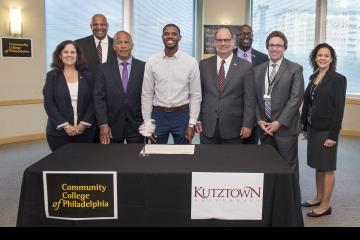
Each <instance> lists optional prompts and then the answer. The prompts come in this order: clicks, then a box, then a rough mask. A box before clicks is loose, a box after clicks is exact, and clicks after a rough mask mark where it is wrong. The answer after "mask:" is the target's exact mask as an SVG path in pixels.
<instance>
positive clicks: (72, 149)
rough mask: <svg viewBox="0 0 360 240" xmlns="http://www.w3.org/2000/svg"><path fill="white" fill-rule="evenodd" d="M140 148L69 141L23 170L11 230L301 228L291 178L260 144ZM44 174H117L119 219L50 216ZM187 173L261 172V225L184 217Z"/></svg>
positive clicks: (187, 198)
mask: <svg viewBox="0 0 360 240" xmlns="http://www.w3.org/2000/svg"><path fill="white" fill-rule="evenodd" d="M141 149H142V145H131V144H129V145H122V144H111V145H100V144H68V145H66V146H65V147H63V148H61V149H59V150H58V151H56V152H54V153H52V154H50V155H49V156H47V157H45V158H44V159H42V160H40V161H38V162H37V163H35V164H33V165H32V166H30V167H29V168H27V169H26V170H25V172H24V175H23V181H22V187H21V195H20V202H19V210H18V218H17V226H88V227H91V226H300V227H302V226H304V222H303V217H302V211H301V206H300V204H299V203H300V199H299V196H300V194H299V192H298V191H297V190H296V189H297V188H296V187H295V186H296V184H295V175H294V173H293V172H292V171H291V170H290V168H289V167H288V166H287V164H286V162H285V160H283V159H282V158H281V157H280V155H279V154H278V153H277V152H276V151H275V150H274V149H273V148H272V147H271V146H266V145H196V148H195V154H194V155H151V156H149V157H140V156H139V152H140V150H141ZM43 171H116V172H117V181H118V182H117V186H118V187H117V189H118V213H119V214H118V217H119V218H118V219H115V220H114V219H111V220H95V221H94V220H82V221H71V220H59V219H49V218H46V216H45V211H44V193H43V184H42V172H43ZM192 172H244V173H253V172H261V173H264V192H263V196H264V199H263V218H262V220H249V221H245V220H231V221H229V220H217V219H209V220H191V191H190V189H191V174H192Z"/></svg>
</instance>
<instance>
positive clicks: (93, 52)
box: [43, 14, 346, 217]
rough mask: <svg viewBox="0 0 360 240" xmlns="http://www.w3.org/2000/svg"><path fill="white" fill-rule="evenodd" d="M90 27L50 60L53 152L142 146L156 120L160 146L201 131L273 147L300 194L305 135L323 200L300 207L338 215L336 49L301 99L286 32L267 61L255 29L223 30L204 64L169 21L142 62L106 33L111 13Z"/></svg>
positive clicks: (274, 38) (273, 42) (339, 80)
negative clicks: (142, 130) (144, 127)
mask: <svg viewBox="0 0 360 240" xmlns="http://www.w3.org/2000/svg"><path fill="white" fill-rule="evenodd" d="M90 27H91V29H92V32H93V34H92V35H90V36H88V37H85V38H82V39H79V40H76V41H71V40H67V41H64V42H62V43H60V44H59V45H58V46H57V48H56V50H55V51H54V53H53V63H52V65H51V66H52V70H51V71H50V72H48V73H47V77H46V83H45V86H44V89H43V94H44V105H45V110H46V112H47V114H48V124H47V129H46V136H47V141H48V144H49V146H50V148H51V150H52V151H55V150H56V149H58V148H60V147H62V146H64V145H65V144H67V143H70V142H99V143H101V144H110V143H124V142H125V141H126V143H142V142H143V141H144V138H143V136H141V135H140V134H139V131H138V127H139V125H140V124H142V123H143V122H145V123H147V122H150V121H153V120H155V124H156V129H155V132H154V134H153V136H152V137H151V139H152V141H153V142H154V143H158V144H166V143H167V142H168V138H169V134H171V135H172V137H173V139H174V143H175V144H189V143H191V142H192V139H193V137H194V134H195V133H196V132H197V133H200V142H201V144H258V142H259V140H260V142H261V144H270V145H272V146H273V147H274V148H275V149H276V150H277V151H278V152H279V154H280V155H281V156H282V158H283V159H284V160H286V162H287V163H288V165H289V166H290V167H291V169H292V170H293V171H294V173H295V176H296V183H297V191H299V195H300V184H299V163H298V135H299V134H300V133H301V132H303V134H304V137H305V138H306V139H308V154H307V156H308V157H307V159H308V160H307V161H308V165H309V166H310V167H313V168H315V169H316V188H317V194H316V196H315V197H314V199H312V200H309V201H304V202H302V203H301V205H302V206H303V207H311V206H318V207H317V208H316V209H314V210H313V211H310V212H309V213H307V215H308V216H310V217H320V216H324V215H328V214H331V211H332V210H331V207H330V198H331V194H332V192H333V188H334V183H335V175H334V171H335V170H336V154H337V153H336V151H337V145H338V144H337V141H338V135H339V131H340V129H341V122H342V118H343V112H344V105H345V94H346V78H345V77H344V76H342V75H340V74H339V73H337V72H336V71H335V70H336V54H335V51H334V49H333V48H332V47H331V46H330V45H328V44H326V43H322V44H319V45H318V46H316V47H315V48H314V50H313V51H312V52H311V54H310V63H311V66H312V67H313V69H314V74H313V75H312V76H310V81H309V84H308V86H307V88H306V90H305V92H304V78H303V68H302V66H300V65H299V64H297V63H294V62H291V61H290V60H288V59H286V58H285V57H284V53H285V51H286V49H287V47H288V41H287V39H286V36H285V35H284V34H283V33H282V32H280V31H273V32H271V33H270V34H269V35H268V37H267V39H266V48H267V50H268V54H267V55H266V54H263V53H261V52H259V51H256V50H255V49H253V48H252V41H253V32H252V28H251V27H250V26H249V25H243V26H241V29H240V34H239V35H238V36H235V35H234V34H233V33H232V32H231V31H230V30H229V29H228V28H226V27H221V28H219V29H218V31H217V32H216V34H215V43H214V45H215V49H216V55H215V56H213V57H210V58H208V59H204V60H201V61H200V63H199V64H198V62H197V61H196V59H194V58H193V57H192V56H189V55H188V54H186V53H185V52H182V51H181V50H180V49H179V42H180V41H181V32H180V28H179V27H178V26H177V25H175V24H167V25H166V26H164V28H163V32H162V41H163V43H164V50H163V51H161V52H159V53H157V54H155V55H154V56H152V57H150V58H149V59H148V60H147V62H146V63H145V62H143V61H141V60H138V59H136V58H135V57H133V56H132V50H133V48H134V43H133V40H132V36H131V35H130V34H129V33H128V32H126V31H119V32H117V33H116V34H115V36H114V38H111V37H109V36H108V35H107V32H108V27H109V25H108V22H107V19H106V17H105V16H104V15H102V14H96V15H94V16H93V17H92V21H91V24H90ZM237 37H238V38H237ZM236 39H238V42H236ZM236 45H237V46H236ZM235 46H236V47H235ZM302 103H303V105H302V113H301V114H300V111H299V109H300V107H301V104H302ZM298 200H299V201H300V199H298Z"/></svg>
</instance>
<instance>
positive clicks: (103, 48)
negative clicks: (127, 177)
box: [75, 14, 116, 143]
mask: <svg viewBox="0 0 360 240" xmlns="http://www.w3.org/2000/svg"><path fill="white" fill-rule="evenodd" d="M90 28H91V31H92V35H90V36H87V37H84V38H81V39H77V40H75V41H76V42H77V43H78V44H79V46H80V48H81V50H82V53H83V55H84V57H85V59H86V62H87V67H88V70H89V71H90V72H91V74H92V76H93V79H94V80H95V78H96V71H97V68H98V66H99V65H100V64H102V63H105V62H107V61H108V60H110V59H114V58H116V56H115V52H114V50H113V39H112V38H111V37H109V36H108V35H107V33H108V29H109V23H108V22H107V19H106V17H105V16H104V15H103V14H95V15H94V16H93V17H92V18H91V23H90ZM99 139H100V130H99V128H97V129H96V133H95V138H94V142H97V143H98V142H99Z"/></svg>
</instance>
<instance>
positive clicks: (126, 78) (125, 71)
mask: <svg viewBox="0 0 360 240" xmlns="http://www.w3.org/2000/svg"><path fill="white" fill-rule="evenodd" d="M121 65H122V66H123V69H122V75H121V81H122V84H123V87H124V92H126V88H127V85H128V82H129V73H128V69H127V65H129V63H128V62H122V63H121Z"/></svg>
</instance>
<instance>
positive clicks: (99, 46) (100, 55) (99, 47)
mask: <svg viewBox="0 0 360 240" xmlns="http://www.w3.org/2000/svg"><path fill="white" fill-rule="evenodd" d="M96 50H97V54H98V57H99V62H100V63H102V47H101V41H99V44H98V45H97V47H96Z"/></svg>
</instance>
